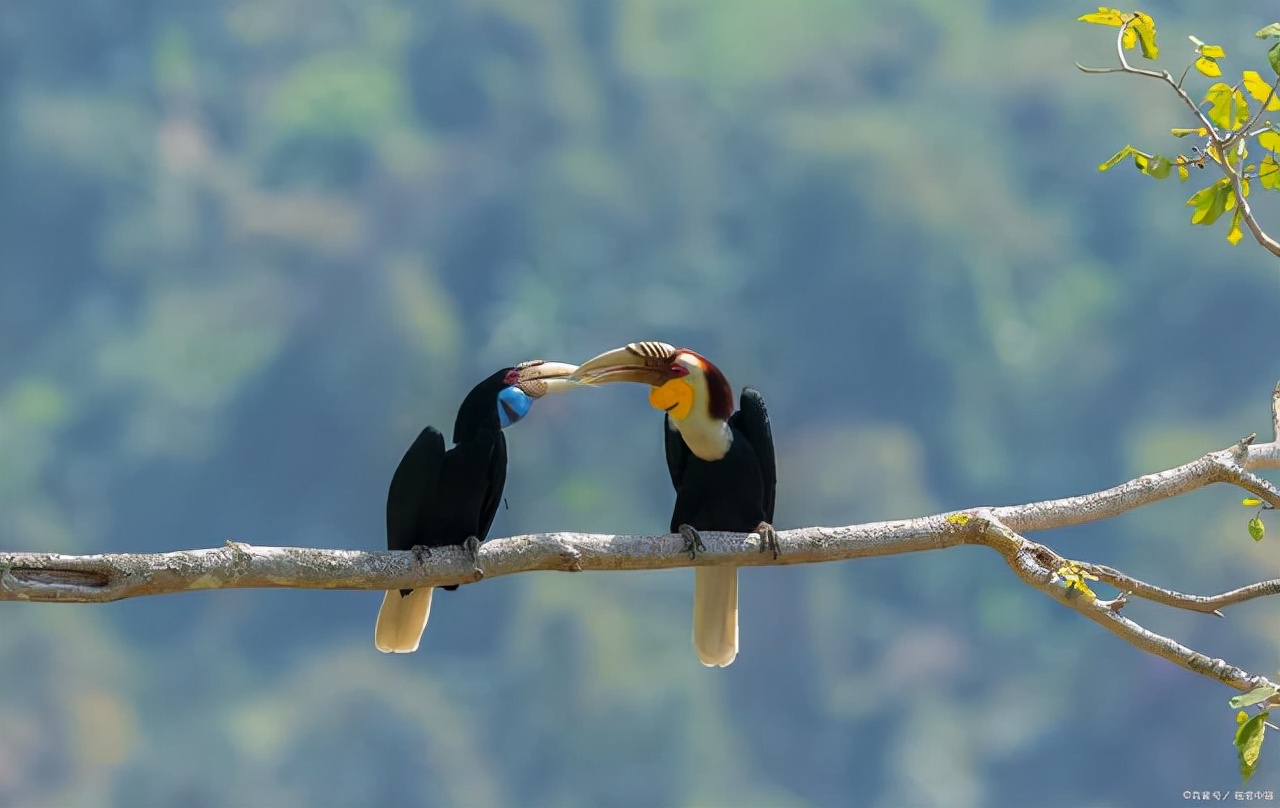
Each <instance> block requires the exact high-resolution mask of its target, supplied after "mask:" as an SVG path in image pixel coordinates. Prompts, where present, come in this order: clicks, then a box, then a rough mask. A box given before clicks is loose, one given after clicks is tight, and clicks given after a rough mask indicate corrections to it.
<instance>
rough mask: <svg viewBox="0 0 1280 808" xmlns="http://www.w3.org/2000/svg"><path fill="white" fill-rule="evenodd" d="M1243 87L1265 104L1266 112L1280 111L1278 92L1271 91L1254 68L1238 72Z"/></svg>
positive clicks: (1279, 94) (1269, 86)
mask: <svg viewBox="0 0 1280 808" xmlns="http://www.w3.org/2000/svg"><path fill="white" fill-rule="evenodd" d="M1240 77H1241V79H1243V81H1244V88H1245V90H1247V91H1248V93H1249V95H1251V96H1253V97H1254V100H1256V101H1257V102H1258V103H1259V104H1263V103H1265V104H1266V105H1267V112H1280V93H1273V92H1272V91H1271V85H1270V84H1268V83H1267V82H1266V81H1265V80H1264V79H1263V78H1262V76H1261V75H1259V73H1258V71H1256V70H1246V71H1244V72H1243V73H1241V74H1240Z"/></svg>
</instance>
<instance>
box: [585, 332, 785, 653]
mask: <svg viewBox="0 0 1280 808" xmlns="http://www.w3.org/2000/svg"><path fill="white" fill-rule="evenodd" d="M570 379H571V380H577V381H580V382H583V383H586V384H604V383H609V382H622V381H629V382H640V383H643V384H648V385H650V387H651V389H650V390H649V404H650V405H651V406H652V407H653V408H654V409H657V410H662V411H663V412H665V413H666V414H667V415H666V428H665V430H664V432H665V446H666V455H667V471H669V472H670V473H671V484H672V485H674V486H675V489H676V504H675V510H674V511H673V512H672V514H671V531H672V532H673V533H676V532H678V533H680V534H681V535H682V536H684V540H685V551H686V552H688V553H689V556H690V558H693V557H695V556H696V555H697V551H698V550H702V549H705V548H704V547H703V544H702V538H701V537H700V536H699V535H698V531H699V530H717V531H727V532H735V533H758V534H759V535H760V539H761V542H760V551H761V552H764V551H765V550H766V549H767V550H772V551H773V555H774V557H775V558H776V557H777V556H778V536H777V533H775V532H774V529H773V525H772V522H773V501H774V491H775V489H776V488H777V481H778V475H777V470H776V466H775V463H774V456H773V432H772V430H771V429H770V427H769V413H768V411H767V410H766V409H765V406H764V399H763V398H761V397H760V393H759V391H757V390H754V389H752V388H750V387H744V388H743V390H742V396H741V397H740V398H739V400H738V411H737V412H736V413H735V412H734V411H733V388H732V387H730V386H729V381H728V380H727V379H726V378H725V376H724V374H723V373H721V372H720V369H719V368H717V367H716V366H715V365H713V364H711V362H709V361H708V360H707V359H706V358H704V357H702V356H700V355H698V354H696V353H694V352H693V351H690V350H688V349H687V348H676V347H674V346H672V345H668V344H667V343H665V342H633V343H631V344H629V345H627V346H625V347H622V348H618V349H617V350H613V351H609V352H608V353H604V354H601V355H600V356H597V357H595V358H594V359H591V360H589V361H587V362H586V363H585V364H583V365H581V366H580V367H579V368H578V370H577V372H575V373H574V374H573V375H572V376H570ZM693 645H694V647H695V648H696V649H697V651H698V658H699V659H700V660H702V664H703V665H706V666H708V667H712V666H716V667H722V668H723V667H725V666H727V665H728V664H729V663H731V662H733V660H734V657H736V656H737V655H738V570H737V568H736V567H697V568H695V570H694V580H693Z"/></svg>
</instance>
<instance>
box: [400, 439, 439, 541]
mask: <svg viewBox="0 0 1280 808" xmlns="http://www.w3.org/2000/svg"><path fill="white" fill-rule="evenodd" d="M443 466H444V435H441V434H440V430H438V429H436V428H435V427H433V426H429V427H427V428H426V429H424V430H422V432H421V433H419V434H418V438H417V440H415V441H414V442H413V445H412V446H410V447H409V450H408V451H407V452H405V453H404V457H402V458H401V459H400V465H398V466H396V471H395V474H393V475H391V485H390V487H388V489H387V549H388V550H411V549H413V546H414V545H416V544H422V543H424V541H425V539H424V537H423V536H422V535H421V534H422V530H423V522H424V519H425V517H426V510H427V502H428V500H429V499H431V498H432V497H435V496H436V492H437V490H438V489H439V486H440V469H441V468H442V467H443Z"/></svg>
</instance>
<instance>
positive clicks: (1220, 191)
mask: <svg viewBox="0 0 1280 808" xmlns="http://www.w3.org/2000/svg"><path fill="white" fill-rule="evenodd" d="M1229 182H1230V181H1229V180H1226V179H1221V180H1218V181H1217V182H1215V183H1214V184H1213V185H1210V186H1208V187H1207V188H1201V189H1200V190H1199V191H1196V192H1195V193H1194V194H1192V195H1191V198H1190V199H1188V200H1187V204H1188V205H1192V206H1194V207H1195V212H1194V213H1192V214H1191V223H1192V224H1203V225H1210V224H1213V223H1214V222H1216V221H1218V217H1219V216H1221V215H1222V214H1223V213H1224V212H1225V211H1226V209H1227V199H1228V198H1229V197H1230V196H1231V187H1230V185H1229Z"/></svg>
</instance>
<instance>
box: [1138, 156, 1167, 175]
mask: <svg viewBox="0 0 1280 808" xmlns="http://www.w3.org/2000/svg"><path fill="white" fill-rule="evenodd" d="M1172 170H1173V163H1172V162H1171V161H1170V160H1169V158H1168V157H1165V156H1163V155H1160V154H1153V155H1152V156H1151V159H1150V160H1149V161H1148V162H1147V165H1146V167H1145V168H1143V169H1142V171H1143V173H1145V174H1148V175H1150V176H1152V177H1155V178H1156V179H1158V180H1162V179H1164V178H1165V177H1167V176H1169V172H1170V171H1172Z"/></svg>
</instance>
